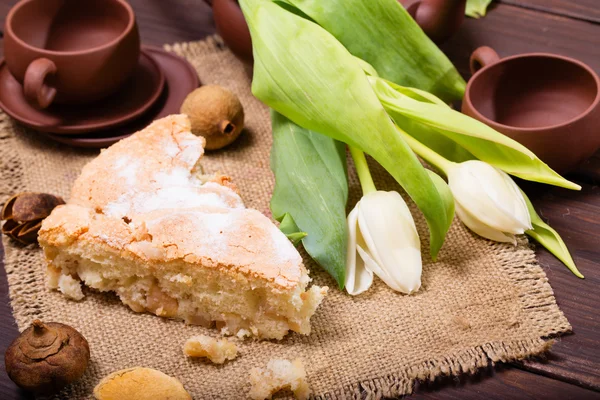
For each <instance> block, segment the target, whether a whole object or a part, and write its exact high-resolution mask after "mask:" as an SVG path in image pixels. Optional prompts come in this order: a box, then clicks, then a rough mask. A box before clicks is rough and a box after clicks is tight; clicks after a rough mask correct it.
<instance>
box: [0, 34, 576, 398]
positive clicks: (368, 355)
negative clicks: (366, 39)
mask: <svg viewBox="0 0 600 400" xmlns="http://www.w3.org/2000/svg"><path fill="white" fill-rule="evenodd" d="M169 50H172V51H174V52H176V53H178V54H180V55H182V56H184V57H186V58H187V59H189V60H190V61H191V62H192V64H193V65H194V66H195V67H196V69H197V71H198V74H199V76H200V79H201V81H202V82H203V83H204V84H208V83H216V84H219V85H222V86H225V87H227V88H229V89H231V90H233V91H234V92H235V93H237V95H238V96H239V97H240V99H241V101H242V103H243V105H244V108H245V111H246V121H247V130H246V131H245V132H244V134H243V135H242V136H241V137H240V139H239V140H238V141H237V142H236V143H235V144H234V145H232V146H231V147H228V148H227V149H226V150H225V151H219V152H213V153H208V154H207V155H206V156H205V158H204V162H203V164H204V166H205V169H206V171H208V172H214V171H221V172H225V173H227V174H229V175H231V176H232V177H233V180H234V181H235V182H236V184H237V185H238V186H239V188H240V190H241V193H242V197H243V198H244V199H245V201H246V204H247V206H249V207H253V208H256V209H258V210H259V211H261V212H263V213H265V214H267V215H270V213H269V199H270V194H271V191H272V189H273V175H272V173H271V171H270V169H269V151H270V147H271V133H270V123H269V113H268V110H267V108H266V107H265V106H264V105H262V104H261V103H260V102H259V101H257V100H256V99H255V98H254V97H252V95H251V93H250V78H249V75H248V71H247V70H246V69H245V68H244V66H243V65H242V64H241V63H240V62H239V61H238V60H237V59H236V58H235V57H234V56H233V55H232V54H231V53H230V52H229V51H228V50H227V49H226V48H224V46H223V45H222V44H221V42H220V40H219V39H218V38H209V39H207V40H205V41H202V42H195V43H184V44H178V45H175V46H172V47H169ZM0 143H1V147H0V194H1V198H0V201H2V202H3V201H5V200H6V199H7V198H8V196H9V195H10V194H12V193H14V192H18V191H25V190H30V191H41V192H49V193H55V194H59V195H62V196H65V198H67V197H68V195H69V190H70V188H71V185H72V183H73V181H74V180H75V178H76V177H77V176H78V175H79V172H80V169H81V167H82V166H83V165H84V164H85V163H87V162H88V161H89V160H90V159H92V158H93V157H94V156H96V155H97V154H98V152H97V151H89V150H81V149H73V148H69V147H66V146H63V145H58V144H55V143H52V142H49V141H48V140H46V139H44V138H43V137H41V136H40V135H39V134H37V133H36V132H34V131H31V130H28V129H24V128H22V127H20V126H19V125H18V124H16V123H14V122H13V121H12V120H11V119H9V118H8V117H7V116H6V115H4V114H1V113H0ZM371 166H372V170H373V174H374V176H375V181H376V183H377V186H378V188H379V189H382V190H399V188H398V187H397V185H396V184H395V183H394V181H393V179H391V178H390V176H389V175H388V174H387V173H386V172H385V171H383V170H382V169H381V168H379V167H378V166H376V165H374V164H371ZM350 174H351V177H350V184H351V199H350V204H349V207H352V206H353V205H354V203H355V202H356V201H357V200H358V199H359V197H360V187H359V184H358V181H357V179H356V176H355V175H354V172H353V170H352V169H351V170H350ZM412 211H413V215H414V216H415V219H416V222H417V227H418V229H419V234H420V236H421V239H422V241H423V254H424V262H425V264H424V266H423V287H422V288H421V290H420V291H419V292H418V293H417V294H415V295H412V296H404V295H400V294H397V293H394V292H392V291H391V290H389V289H388V288H387V287H386V286H385V285H383V284H381V283H380V281H378V280H376V282H375V284H374V285H373V287H372V288H371V290H370V291H369V292H368V293H366V294H364V295H361V296H358V297H350V296H348V295H346V294H344V293H342V292H340V291H339V290H337V289H336V288H335V284H334V282H333V281H332V279H330V278H329V277H328V276H327V275H326V274H325V273H323V272H321V271H320V269H319V268H318V267H317V266H316V265H314V263H313V262H312V261H311V260H310V259H309V258H306V257H305V263H306V265H307V266H308V267H309V269H310V270H311V272H312V273H311V276H312V277H313V279H314V283H317V284H319V285H328V286H330V288H331V290H330V294H329V296H328V297H327V298H326V299H325V301H324V302H323V304H322V305H321V307H320V308H319V309H318V311H317V313H316V315H315V316H314V317H313V319H312V327H313V331H312V333H311V334H310V335H309V336H301V335H297V334H290V335H288V336H287V338H286V339H284V340H283V341H281V342H274V341H264V342H256V341H252V340H246V341H239V340H237V339H234V340H235V341H236V342H237V344H238V345H239V347H240V353H241V356H240V357H239V358H238V359H236V360H235V361H232V362H228V363H226V364H225V365H223V366H215V365H211V364H210V363H207V362H203V361H195V360H190V359H187V358H186V357H184V355H183V353H182V350H181V348H182V345H183V343H184V342H185V340H186V339H187V338H189V337H190V336H192V335H195V334H208V335H213V336H216V335H217V331H216V330H208V329H204V328H201V327H196V326H186V325H185V324H183V323H182V322H178V321H170V320H166V319H162V318H158V317H156V316H152V315H148V314H136V313H134V312H133V311H131V310H130V309H129V308H128V307H126V306H124V305H122V304H121V303H120V301H119V300H118V298H117V297H116V296H114V295H109V294H101V293H97V292H92V291H87V292H86V295H87V296H86V298H85V299H84V300H83V301H81V302H74V301H69V300H66V299H65V298H64V297H63V296H62V295H61V294H59V293H57V292H50V291H48V290H47V289H46V288H45V276H44V270H45V266H44V262H43V260H42V255H41V251H40V250H39V249H38V248H37V247H34V246H30V247H26V248H21V247H18V246H17V245H15V244H14V243H12V242H10V241H8V240H7V239H6V238H4V246H5V249H6V260H5V262H6V272H7V274H8V282H9V289H10V297H11V302H12V307H13V310H14V315H15V318H16V320H17V323H18V325H19V329H21V330H23V329H25V328H26V327H27V326H28V324H29V323H30V322H31V321H32V319H33V318H41V319H43V320H47V321H60V322H63V323H66V324H69V325H72V326H73V327H75V328H76V329H78V330H79V331H80V332H81V333H82V334H83V335H84V336H85V337H86V338H87V339H88V341H89V343H90V348H91V352H92V361H91V365H90V367H89V368H88V370H87V372H86V374H85V376H84V378H83V379H82V380H81V381H79V382H78V383H77V384H75V385H72V386H71V387H69V388H68V389H67V390H65V391H64V392H63V393H62V396H61V397H62V398H78V399H79V398H90V397H91V396H92V395H91V393H92V389H93V387H94V386H95V385H96V384H97V383H98V381H99V380H100V379H101V378H102V377H103V376H105V375H107V374H109V373H110V372H112V371H115V370H118V369H122V368H127V367H133V366H146V367H152V368H157V369H159V370H161V371H163V372H165V373H167V374H169V375H172V376H175V377H177V378H179V379H180V380H181V381H182V383H183V384H184V386H185V387H186V388H187V389H188V390H189V391H190V393H192V395H193V397H194V398H195V399H238V398H244V397H245V396H246V393H247V391H248V389H249V386H248V383H247V382H248V371H249V370H250V369H251V368H252V367H262V366H265V365H266V364H267V362H268V360H269V359H271V358H288V359H292V358H296V357H300V358H302V359H303V360H304V362H305V365H306V370H307V374H308V379H309V381H310V385H311V387H312V390H313V393H314V394H315V396H316V397H317V398H322V399H325V398H326V399H348V398H361V397H362V398H365V397H366V398H380V397H382V396H397V395H403V394H407V393H410V392H411V390H412V387H413V384H414V382H415V380H416V379H433V378H435V377H437V376H440V375H447V374H452V375H458V374H462V373H468V372H473V371H475V370H476V369H477V368H481V367H485V366H487V365H489V364H493V363H496V362H506V361H512V360H518V359H522V358H525V357H528V356H531V355H535V354H538V353H540V352H543V351H544V350H546V349H547V348H548V342H547V338H548V336H550V335H555V334H560V333H563V332H566V331H568V330H570V325H569V323H568V321H567V320H566V318H565V316H564V315H563V313H562V312H561V311H560V310H559V308H558V306H557V305H556V301H555V299H554V295H553V292H552V289H551V287H550V285H549V284H548V280H547V278H546V275H545V274H544V272H543V271H542V268H540V266H539V265H538V264H537V262H536V260H535V257H534V253H533V251H532V250H531V249H530V248H529V247H528V244H527V241H526V240H525V239H522V240H521V241H520V243H519V245H518V246H516V247H514V246H512V245H507V244H498V243H493V242H490V241H487V240H483V239H481V238H479V237H476V236H474V235H473V234H471V233H470V232H469V231H468V230H466V229H465V228H464V227H463V226H462V225H461V224H460V223H459V222H458V221H455V223H454V224H453V226H452V228H451V230H450V232H449V234H448V238H447V241H446V243H445V245H444V247H443V249H442V252H441V254H440V256H439V260H438V262H436V263H431V262H430V261H429V260H428V257H427V254H428V242H427V238H428V232H427V229H426V225H425V222H424V220H423V218H422V217H421V216H420V214H419V213H418V211H417V210H416V209H415V208H414V206H413V207H412Z"/></svg>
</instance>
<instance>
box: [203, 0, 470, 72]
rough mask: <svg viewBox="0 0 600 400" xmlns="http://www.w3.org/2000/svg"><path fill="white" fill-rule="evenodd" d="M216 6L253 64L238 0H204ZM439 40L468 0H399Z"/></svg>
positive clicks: (454, 26) (224, 31)
mask: <svg viewBox="0 0 600 400" xmlns="http://www.w3.org/2000/svg"><path fill="white" fill-rule="evenodd" d="M204 1H205V2H206V3H208V4H209V5H211V6H212V10H213V16H214V20H215V25H216V26H217V32H219V34H220V35H221V37H222V38H223V40H224V41H225V43H226V44H227V46H228V47H229V48H230V49H231V51H232V52H233V53H234V54H235V55H236V56H237V57H238V58H239V59H241V60H242V61H244V62H246V63H248V64H251V63H252V61H253V58H252V40H251V38H250V31H249V29H248V25H247V24H246V21H245V19H244V14H243V13H242V10H241V8H240V6H239V4H238V2H237V0H204ZM398 1H399V2H400V3H401V4H402V5H403V6H404V7H405V8H406V10H407V11H408V13H409V14H410V15H411V16H412V17H413V18H414V19H415V21H416V22H417V23H418V24H419V26H420V27H421V28H422V29H423V31H424V32H425V33H426V34H427V36H429V38H431V40H433V41H434V42H435V43H441V42H443V41H445V40H446V39H448V38H449V37H450V36H452V35H453V34H454V33H455V32H456V31H457V30H458V28H459V27H460V25H461V24H462V22H463V20H464V15H465V7H466V3H467V0H398Z"/></svg>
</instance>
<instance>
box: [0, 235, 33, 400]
mask: <svg viewBox="0 0 600 400" xmlns="http://www.w3.org/2000/svg"><path fill="white" fill-rule="evenodd" d="M0 235H1V234H0ZM3 259H4V248H3V247H2V241H1V240H0V260H3ZM0 321H2V325H1V326H0V365H1V366H2V367H1V369H2V372H1V373H0V399H7V400H8V399H23V400H24V399H33V396H30V395H28V393H26V392H24V391H22V390H21V389H19V388H18V387H17V386H16V385H15V384H14V383H13V382H12V381H11V380H10V379H9V378H8V375H6V371H5V369H4V352H5V351H6V349H7V348H8V346H9V345H10V344H11V343H12V341H13V340H14V338H16V337H17V335H18V334H19V331H18V330H17V324H16V322H15V319H14V318H13V316H12V308H11V306H10V298H9V297H8V284H7V282H6V272H5V271H4V265H3V263H2V262H0Z"/></svg>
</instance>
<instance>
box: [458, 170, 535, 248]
mask: <svg viewBox="0 0 600 400" xmlns="http://www.w3.org/2000/svg"><path fill="white" fill-rule="evenodd" d="M447 173H448V186H450V190H451V191H452V195H453V196H454V200H455V205H456V214H457V215H458V217H459V218H460V219H461V221H462V222H463V223H464V224H465V225H466V226H467V227H468V228H469V229H471V230H472V231H473V232H475V233H476V234H478V235H480V236H483V237H485V238H487V239H491V240H495V241H497V242H512V243H515V244H516V240H515V237H514V235H520V234H523V233H525V231H526V230H530V229H532V226H531V217H530V216H529V211H528V210H527V203H525V199H524V198H523V194H522V193H521V191H520V190H519V187H518V186H517V184H516V183H515V182H514V181H513V180H512V178H511V177H510V176H508V174H506V173H505V172H503V171H501V170H500V169H498V168H495V167H493V166H491V165H490V164H488V163H485V162H483V161H478V160H472V161H466V162H463V163H460V164H455V165H454V166H453V167H452V168H450V169H449V171H447Z"/></svg>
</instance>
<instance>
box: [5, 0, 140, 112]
mask: <svg viewBox="0 0 600 400" xmlns="http://www.w3.org/2000/svg"><path fill="white" fill-rule="evenodd" d="M139 53H140V38H139V34H138V30H137V25H136V22H135V16H134V14H133V10H132V9H131V6H130V5H129V4H127V3H126V2H125V1H123V0H86V1H80V0H24V1H21V2H19V3H17V4H16V5H15V6H14V7H13V8H12V9H11V10H10V12H9V13H8V15H7V17H6V24H5V30H4V55H5V57H6V64H7V66H8V69H9V70H10V72H11V73H12V75H13V76H14V77H15V78H16V79H17V81H19V82H20V83H21V84H22V85H23V87H24V89H25V95H26V97H27V98H28V100H30V102H31V103H32V104H35V105H37V106H38V107H40V108H46V107H47V106H49V105H50V104H51V103H52V102H53V101H56V102H57V103H63V104H81V103H90V102H94V101H97V100H99V99H102V98H105V97H106V96H108V95H109V94H112V93H114V92H115V91H116V90H117V89H119V88H120V87H121V86H122V85H123V83H124V82H125V81H126V80H127V79H128V78H129V77H130V76H131V74H132V73H133V72H134V70H135V68H136V66H137V65H138V58H139Z"/></svg>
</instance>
